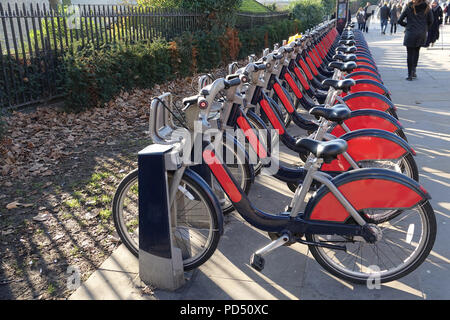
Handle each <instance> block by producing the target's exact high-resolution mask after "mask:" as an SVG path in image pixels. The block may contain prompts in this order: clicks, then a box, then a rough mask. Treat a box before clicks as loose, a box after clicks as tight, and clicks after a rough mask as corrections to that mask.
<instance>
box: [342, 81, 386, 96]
mask: <svg viewBox="0 0 450 320" xmlns="http://www.w3.org/2000/svg"><path fill="white" fill-rule="evenodd" d="M377 82H378V81H377ZM361 91H370V92H376V93H379V94H385V93H387V92H385V91H384V89H383V88H380V87H378V86H376V85H374V84H370V83H357V84H355V85H354V86H353V87H351V88H350V93H355V92H361Z"/></svg>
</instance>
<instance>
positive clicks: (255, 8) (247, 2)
mask: <svg viewBox="0 0 450 320" xmlns="http://www.w3.org/2000/svg"><path fill="white" fill-rule="evenodd" d="M240 10H241V11H245V12H255V13H264V12H271V11H270V10H269V9H268V8H266V7H265V6H263V5H262V4H261V3H259V2H258V1H256V0H243V1H242V5H241V7H240Z"/></svg>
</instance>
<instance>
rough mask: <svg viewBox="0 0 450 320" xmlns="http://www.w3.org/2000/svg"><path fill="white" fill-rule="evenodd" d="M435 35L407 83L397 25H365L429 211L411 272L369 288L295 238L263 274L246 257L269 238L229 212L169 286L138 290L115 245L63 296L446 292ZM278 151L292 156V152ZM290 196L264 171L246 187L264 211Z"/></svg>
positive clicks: (449, 174)
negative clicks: (212, 241)
mask: <svg viewBox="0 0 450 320" xmlns="http://www.w3.org/2000/svg"><path fill="white" fill-rule="evenodd" d="M443 36H444V40H445V43H446V44H445V45H444V50H441V42H439V43H438V44H437V45H436V47H435V48H433V49H430V50H427V49H422V50H421V55H420V61H419V67H418V70H417V75H418V79H417V80H415V81H412V82H408V81H406V80H405V77H406V75H407V71H406V49H405V47H403V46H402V40H403V32H402V31H400V32H398V33H397V34H395V35H392V36H390V35H389V34H387V35H384V36H383V35H380V34H379V33H378V32H376V31H373V32H370V33H368V34H367V36H366V39H367V41H368V42H369V45H370V49H371V52H372V54H373V56H374V57H375V59H376V62H377V65H378V68H379V71H380V73H381V75H382V78H383V81H384V83H385V85H386V86H387V87H388V88H389V89H390V90H391V92H392V100H393V101H394V103H395V104H396V105H397V106H398V114H399V116H400V121H401V122H402V124H403V125H404V126H405V127H406V133H407V136H408V139H409V142H410V144H411V145H412V146H413V148H414V149H415V150H416V151H417V157H416V161H417V164H418V166H419V170H420V179H421V183H422V184H423V186H424V187H425V188H426V189H427V190H428V191H429V192H430V194H431V195H432V197H433V200H432V205H433V207H434V209H435V212H436V216H437V222H438V235H437V238H436V243H435V246H434V248H433V251H432V253H431V255H430V256H429V258H428V259H427V261H426V262H425V263H423V264H422V265H421V266H420V267H419V268H418V269H417V270H416V271H414V272H413V273H412V274H410V275H408V276H407V277H405V278H402V279H400V281H395V282H391V283H388V284H385V285H382V288H381V289H379V290H376V289H374V290H369V289H368V288H367V287H366V286H358V285H353V284H350V283H347V282H344V281H341V280H339V279H337V278H335V277H334V276H332V275H330V274H328V273H327V272H325V271H324V270H323V269H322V268H321V267H320V266H319V264H318V263H317V262H316V261H315V260H314V259H313V258H312V256H311V255H310V254H309V252H308V248H307V247H306V246H302V245H299V244H296V245H293V246H290V247H283V248H280V249H278V250H276V251H275V252H274V253H272V254H271V255H270V256H268V257H267V259H266V268H265V269H264V271H263V273H259V272H256V271H255V270H253V269H252V268H251V267H250V266H249V258H250V256H251V254H252V253H253V252H254V251H255V250H257V249H259V248H261V247H262V246H264V245H266V244H267V243H269V239H268V237H267V235H266V234H264V233H263V232H260V231H259V230H256V229H254V228H252V227H250V226H249V225H247V224H246V223H245V222H243V220H242V219H241V218H240V217H239V216H238V215H237V214H233V215H231V216H228V217H227V218H226V226H225V233H224V236H223V237H222V239H221V241H220V244H219V248H218V250H217V251H216V253H215V254H214V255H213V257H212V258H211V259H210V260H209V261H208V262H206V263H205V264H204V265H203V266H201V267H200V268H199V269H198V270H195V271H194V272H192V273H189V274H186V276H187V277H189V280H188V281H187V283H186V285H185V286H184V287H183V288H181V289H179V290H178V291H177V292H165V291H161V290H155V292H154V295H145V294H144V295H143V294H142V288H143V284H142V283H141V282H140V281H139V276H138V263H137V259H136V258H134V257H133V256H132V255H131V254H129V253H128V251H127V250H126V249H125V248H124V247H123V246H121V247H119V249H118V250H117V251H115V252H114V253H113V255H112V256H111V257H110V258H109V259H108V260H107V261H105V263H104V264H103V265H102V266H101V268H100V269H99V270H98V271H97V272H95V273H94V274H93V275H92V276H91V277H90V278H89V279H88V280H87V281H86V282H85V283H84V284H83V285H82V286H81V287H80V288H79V289H78V290H77V291H76V292H75V293H74V294H73V295H72V296H71V299H177V300H178V299H258V300H259V299H450V272H449V271H450V270H449V262H450V246H449V243H450V220H449V218H450V197H449V195H450V87H449V84H450V64H449V61H450V26H445V32H444V35H443ZM283 157H285V158H286V159H293V160H294V161H295V155H292V153H288V152H286V153H283ZM291 196H292V193H291V192H290V191H289V189H287V187H286V185H285V184H284V183H281V182H279V181H277V180H275V179H273V178H270V177H267V176H260V177H258V178H257V183H256V184H255V185H254V186H253V187H252V190H251V194H250V197H251V199H252V200H254V201H257V203H258V205H259V207H260V208H261V209H265V210H268V211H272V212H277V211H281V210H282V209H283V208H284V207H285V206H286V204H287V203H288V201H289V199H290V197H291Z"/></svg>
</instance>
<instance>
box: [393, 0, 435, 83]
mask: <svg viewBox="0 0 450 320" xmlns="http://www.w3.org/2000/svg"><path fill="white" fill-rule="evenodd" d="M405 20H406V21H405ZM432 23H433V14H432V13H431V10H430V7H429V6H428V3H427V2H426V1H425V0H413V1H411V2H409V3H408V4H407V5H406V8H405V10H404V11H403V12H402V14H401V15H400V17H399V18H398V24H399V25H401V26H402V27H405V37H404V39H403V45H404V46H405V47H406V52H407V64H408V77H407V78H406V80H408V81H411V80H412V79H415V78H417V74H416V68H417V63H418V61H419V52H420V47H422V46H423V45H424V44H425V42H426V41H427V32H428V29H429V28H430V27H431V24H432Z"/></svg>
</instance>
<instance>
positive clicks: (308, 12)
mask: <svg viewBox="0 0 450 320" xmlns="http://www.w3.org/2000/svg"><path fill="white" fill-rule="evenodd" d="M289 8H290V10H291V12H292V15H293V16H294V18H295V19H297V20H299V21H300V23H301V24H302V29H303V30H306V29H309V28H311V27H313V26H315V25H317V24H318V23H320V22H321V21H322V19H323V16H324V10H323V4H322V1H321V0H299V1H296V2H294V3H292V4H291V5H290V7H289Z"/></svg>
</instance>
